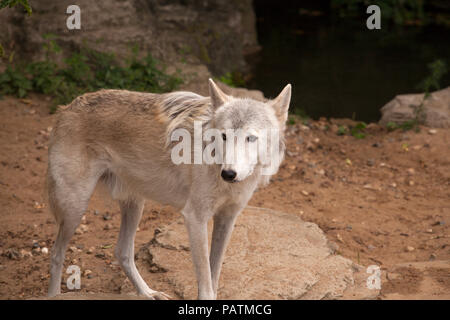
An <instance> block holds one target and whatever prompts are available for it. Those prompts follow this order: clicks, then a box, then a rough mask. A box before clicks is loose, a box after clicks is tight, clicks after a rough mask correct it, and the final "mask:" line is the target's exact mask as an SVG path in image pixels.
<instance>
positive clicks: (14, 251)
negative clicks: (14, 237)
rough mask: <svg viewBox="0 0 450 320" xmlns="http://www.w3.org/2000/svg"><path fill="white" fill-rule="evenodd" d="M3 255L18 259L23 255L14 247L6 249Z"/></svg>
mask: <svg viewBox="0 0 450 320" xmlns="http://www.w3.org/2000/svg"><path fill="white" fill-rule="evenodd" d="M3 255H4V256H5V257H7V258H8V259H11V260H20V259H21V258H22V257H23V255H22V254H21V253H20V252H19V251H18V250H17V249H14V248H9V249H6V251H5V253H3Z"/></svg>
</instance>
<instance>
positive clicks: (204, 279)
mask: <svg viewBox="0 0 450 320" xmlns="http://www.w3.org/2000/svg"><path fill="white" fill-rule="evenodd" d="M183 215H184V221H185V224H186V228H187V231H188V234H189V243H190V247H191V254H192V260H193V263H194V269H195V274H196V276H197V284H198V299H199V300H213V299H214V291H213V287H212V282H211V269H210V266H209V259H208V220H209V217H210V216H209V215H208V216H206V215H205V216H200V215H196V214H195V212H193V211H190V210H189V211H186V210H185V211H184V212H183Z"/></svg>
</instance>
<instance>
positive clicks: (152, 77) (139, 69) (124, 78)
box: [0, 35, 182, 112]
mask: <svg viewBox="0 0 450 320" xmlns="http://www.w3.org/2000/svg"><path fill="white" fill-rule="evenodd" d="M44 39H45V40H46V42H45V44H44V51H45V52H46V58H45V59H44V60H42V61H36V62H30V63H26V64H23V63H22V64H13V63H12V61H10V63H9V64H8V65H7V67H6V69H5V71H4V72H3V73H0V88H1V89H0V93H1V94H9V95H15V96H17V97H19V98H23V97H25V96H26V95H27V94H28V93H29V92H37V93H44V94H48V95H50V96H52V97H53V105H52V107H51V110H50V111H51V112H55V111H56V106H57V105H59V104H67V103H69V102H71V101H72V100H73V99H74V98H75V97H77V96H79V95H81V94H83V93H85V92H92V91H96V90H99V89H103V88H105V89H126V90H132V91H142V92H154V93H161V92H167V91H172V90H174V89H176V88H177V87H178V86H179V85H180V84H181V83H182V79H181V78H180V77H179V72H178V75H176V76H173V75H168V74H166V73H165V72H164V69H163V68H161V67H160V64H159V62H158V61H157V60H156V59H154V58H153V57H152V56H151V55H150V54H147V55H146V56H145V57H143V58H139V57H138V56H139V52H138V48H137V47H134V48H133V49H132V51H131V54H130V56H129V58H127V59H126V60H125V63H123V64H119V63H118V62H117V59H116V57H115V55H114V54H111V53H103V52H98V51H95V50H92V49H89V48H81V49H80V50H79V51H77V52H74V53H72V54H71V55H70V56H68V58H66V59H64V60H63V63H62V64H57V63H56V62H55V61H56V60H57V59H56V57H57V56H58V55H60V54H61V53H62V50H61V48H60V47H59V46H58V45H57V44H56V42H55V39H54V37H53V36H51V35H45V36H44Z"/></svg>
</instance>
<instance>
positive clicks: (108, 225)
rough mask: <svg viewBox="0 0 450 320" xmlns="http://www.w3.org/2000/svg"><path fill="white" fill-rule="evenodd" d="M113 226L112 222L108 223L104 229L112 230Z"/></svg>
mask: <svg viewBox="0 0 450 320" xmlns="http://www.w3.org/2000/svg"><path fill="white" fill-rule="evenodd" d="M112 228H113V225H112V224H111V223H107V224H105V226H104V227H103V229H104V230H111V229H112Z"/></svg>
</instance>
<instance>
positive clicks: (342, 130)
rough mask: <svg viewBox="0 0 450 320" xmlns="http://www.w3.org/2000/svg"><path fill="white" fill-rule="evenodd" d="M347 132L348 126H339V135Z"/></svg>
mask: <svg viewBox="0 0 450 320" xmlns="http://www.w3.org/2000/svg"><path fill="white" fill-rule="evenodd" d="M346 133H347V127H346V126H339V127H338V131H337V135H338V136H343V135H345V134H346Z"/></svg>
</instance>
